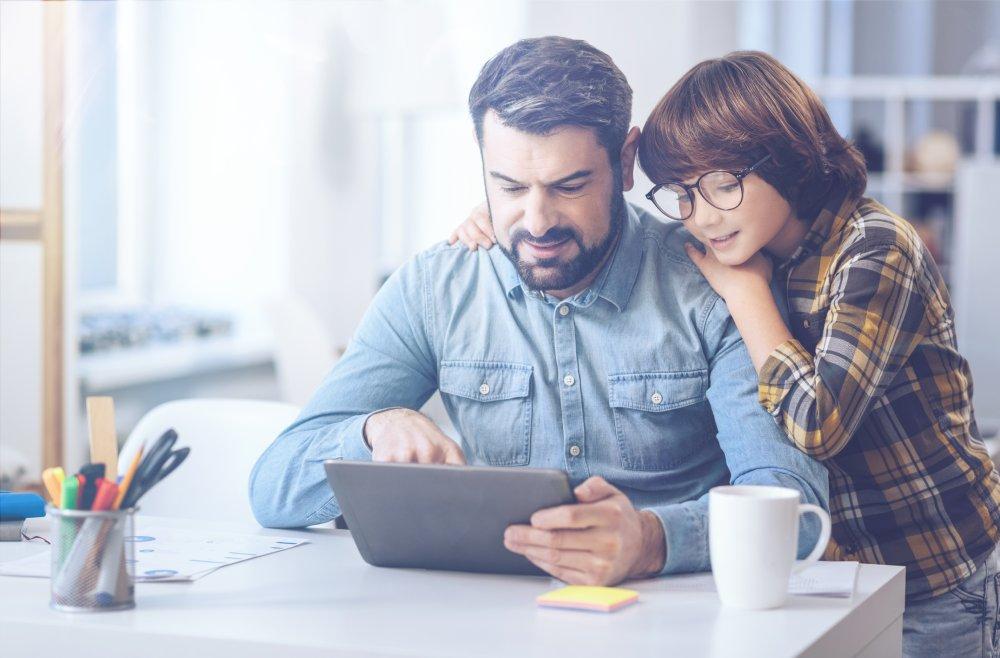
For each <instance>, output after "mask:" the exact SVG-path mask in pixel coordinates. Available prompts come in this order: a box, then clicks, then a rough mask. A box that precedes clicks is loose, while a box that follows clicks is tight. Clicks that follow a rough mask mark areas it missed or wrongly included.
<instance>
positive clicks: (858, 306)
mask: <svg viewBox="0 0 1000 658" xmlns="http://www.w3.org/2000/svg"><path fill="white" fill-rule="evenodd" d="M917 276H918V270H917V268H916V267H915V266H914V263H913V261H912V259H911V258H910V257H909V256H908V255H907V254H906V253H904V252H903V251H902V250H901V249H900V248H899V247H897V246H895V245H888V246H881V247H874V248H871V247H868V248H863V249H858V250H856V252H855V253H854V254H853V255H851V256H849V257H848V258H845V261H844V264H843V265H842V266H841V267H840V269H839V271H838V272H836V274H835V275H834V276H833V277H832V279H831V290H830V310H829V312H828V313H827V316H826V320H825V322H824V327H823V333H822V336H821V338H820V340H819V342H818V343H817V345H816V352H815V354H810V353H809V352H808V351H807V350H806V349H805V348H804V347H803V346H802V344H801V343H800V342H799V341H797V340H790V341H786V342H785V343H782V344H781V345H779V346H778V347H777V348H776V349H775V350H774V352H772V353H771V354H770V356H768V358H767V361H765V363H764V366H763V368H762V369H761V372H760V386H759V401H760V404H761V405H762V406H763V407H764V409H766V410H767V411H769V412H770V413H771V414H772V415H773V416H774V418H775V419H776V420H777V421H778V423H779V424H780V425H781V426H782V427H783V428H784V430H785V432H786V433H787V434H788V436H789V437H791V439H792V441H793V442H794V443H795V445H797V446H798V447H799V448H800V449H801V450H803V451H804V452H806V453H807V454H810V455H812V456H814V457H816V458H817V459H821V460H822V459H829V458H830V457H833V456H834V455H836V454H837V453H839V452H840V451H841V450H843V449H844V446H846V445H847V442H848V441H849V440H850V438H851V436H853V435H854V433H855V431H856V430H857V428H858V425H859V424H860V423H861V421H862V420H863V419H864V418H865V416H866V414H867V413H868V412H869V410H870V409H871V408H872V404H873V403H874V401H875V400H877V399H878V398H879V397H881V396H882V394H883V393H884V392H885V390H886V388H887V387H888V386H889V384H890V383H891V382H892V381H893V379H894V378H895V377H896V375H897V373H898V372H899V370H900V368H902V367H903V366H904V365H905V364H906V362H907V360H908V359H909V357H910V355H911V354H912V353H913V350H914V348H915V347H916V346H917V344H918V343H919V341H920V339H921V336H922V334H923V328H924V323H925V307H926V305H925V303H924V299H923V296H922V295H921V294H920V292H919V286H918V280H917Z"/></svg>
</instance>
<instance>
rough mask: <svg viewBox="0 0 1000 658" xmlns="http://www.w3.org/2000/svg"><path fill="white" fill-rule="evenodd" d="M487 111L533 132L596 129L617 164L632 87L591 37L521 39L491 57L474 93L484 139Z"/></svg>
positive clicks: (478, 127)
mask: <svg viewBox="0 0 1000 658" xmlns="http://www.w3.org/2000/svg"><path fill="white" fill-rule="evenodd" d="M488 110H493V111H494V112H496V114H497V116H498V117H499V119H500V121H501V122H503V124H504V125H506V126H509V127H511V128H516V129H517V130H520V131H522V132H526V133H530V134H534V135H547V134H550V133H551V132H553V131H554V130H555V129H557V128H559V127H561V126H580V127H583V128H592V129H593V130H594V132H595V133H596V135H597V140H598V142H599V143H600V144H601V146H603V147H604V148H605V149H606V150H607V152H608V157H609V159H610V162H611V164H612V167H613V168H614V165H615V163H616V162H617V161H618V157H619V154H620V153H621V149H622V145H623V144H624V143H625V135H626V134H628V129H629V122H630V120H631V118H632V88H631V87H629V84H628V81H627V80H626V79H625V76H624V75H623V74H622V72H621V71H620V70H619V69H618V67H617V66H615V63H614V62H613V61H612V60H611V58H610V57H608V56H607V55H606V54H605V53H603V52H601V51H600V50H598V49H597V48H594V47H593V46H591V45H590V44H589V43H587V42H586V41H581V40H578V39H567V38H565V37H540V38H537V39H522V40H521V41H518V42H517V43H515V44H512V45H510V46H507V47H506V48H504V49H503V50H501V51H500V52H499V53H498V54H497V55H495V56H494V57H493V59H491V60H490V61H488V62H486V65H485V66H484V67H483V70H482V71H481V72H480V73H479V78H478V79H477V80H476V82H475V84H473V85H472V91H471V92H469V112H470V113H471V114H472V121H473V123H474V124H475V126H476V137H477V138H478V139H479V142H480V144H482V139H483V117H484V116H485V115H486V112H487V111H488Z"/></svg>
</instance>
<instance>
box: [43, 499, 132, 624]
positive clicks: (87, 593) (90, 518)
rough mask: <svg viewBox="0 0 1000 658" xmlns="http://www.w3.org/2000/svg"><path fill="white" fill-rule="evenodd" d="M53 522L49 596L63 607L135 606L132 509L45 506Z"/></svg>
mask: <svg viewBox="0 0 1000 658" xmlns="http://www.w3.org/2000/svg"><path fill="white" fill-rule="evenodd" d="M47 511H48V514H49V518H50V519H52V522H53V526H52V527H53V532H52V533H51V537H52V576H51V583H52V598H51V600H50V602H49V605H50V606H51V607H52V608H53V609H55V610H61V611H64V612H100V611H107V610H126V609H128V608H134V607H135V584H134V572H133V566H132V565H134V564H135V559H134V558H135V549H134V548H133V543H132V542H131V541H125V538H126V537H131V536H132V535H133V534H134V523H135V521H134V519H135V512H136V508H130V509H124V510H108V511H101V512H90V511H86V510H64V509H59V508H58V507H52V506H51V505H50V506H49V507H48V508H47Z"/></svg>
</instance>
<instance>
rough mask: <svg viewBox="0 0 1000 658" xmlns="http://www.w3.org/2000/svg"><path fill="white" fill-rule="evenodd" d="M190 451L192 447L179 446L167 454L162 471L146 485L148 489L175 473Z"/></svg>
mask: <svg viewBox="0 0 1000 658" xmlns="http://www.w3.org/2000/svg"><path fill="white" fill-rule="evenodd" d="M190 453H191V448H190V447H188V446H185V447H183V448H178V449H177V450H174V451H173V452H171V453H170V455H168V456H167V459H166V461H164V462H163V466H161V467H160V472H159V473H157V474H156V475H155V476H154V477H153V478H152V479H151V480H150V481H149V484H148V485H147V486H146V490H147V491H148V490H149V489H150V487H152V486H153V485H154V484H156V483H157V482H159V481H160V480H162V479H163V478H165V477H167V476H168V475H170V474H171V473H173V472H174V469H176V468H177V467H178V466H180V465H181V463H183V461H184V460H185V459H187V456H188V455H189V454H190Z"/></svg>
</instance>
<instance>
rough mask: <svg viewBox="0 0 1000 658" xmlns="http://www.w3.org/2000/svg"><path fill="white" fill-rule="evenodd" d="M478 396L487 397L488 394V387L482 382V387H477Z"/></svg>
mask: <svg viewBox="0 0 1000 658" xmlns="http://www.w3.org/2000/svg"><path fill="white" fill-rule="evenodd" d="M479 394H480V395H489V394H490V385H489V384H487V383H486V382H483V385H482V386H480V387H479Z"/></svg>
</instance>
